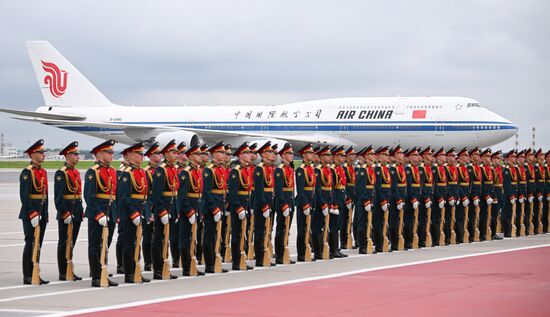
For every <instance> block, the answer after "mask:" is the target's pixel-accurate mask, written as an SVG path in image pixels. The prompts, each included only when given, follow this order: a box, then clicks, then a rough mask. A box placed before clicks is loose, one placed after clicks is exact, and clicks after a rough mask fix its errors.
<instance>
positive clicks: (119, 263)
mask: <svg viewBox="0 0 550 317" xmlns="http://www.w3.org/2000/svg"><path fill="white" fill-rule="evenodd" d="M121 154H122V159H121V161H120V165H119V167H118V168H117V170H116V178H117V182H118V183H120V176H121V175H122V172H123V171H124V170H126V168H128V163H127V162H128V156H127V154H126V153H121ZM119 189H120V187H118V188H117V190H119ZM117 196H118V192H117ZM114 204H115V210H116V219H115V223H114V224H113V225H114V226H116V227H117V235H118V236H117V240H116V248H115V252H116V272H117V274H124V264H123V261H124V259H123V256H122V249H123V243H124V230H123V228H122V226H121V225H120V212H119V210H118V205H117V203H116V201H115V202H114ZM110 234H111V236H110V237H109V241H111V240H112V239H113V238H112V235H113V234H114V227H113V232H110ZM110 243H111V242H109V244H110Z"/></svg>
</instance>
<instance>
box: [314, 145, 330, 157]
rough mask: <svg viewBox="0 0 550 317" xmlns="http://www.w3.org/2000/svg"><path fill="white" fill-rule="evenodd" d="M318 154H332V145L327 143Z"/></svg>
mask: <svg viewBox="0 0 550 317" xmlns="http://www.w3.org/2000/svg"><path fill="white" fill-rule="evenodd" d="M317 155H332V153H331V152H330V146H328V145H326V146H324V147H323V148H321V149H320V150H319V152H317Z"/></svg>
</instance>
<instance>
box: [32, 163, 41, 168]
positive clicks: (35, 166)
mask: <svg viewBox="0 0 550 317" xmlns="http://www.w3.org/2000/svg"><path fill="white" fill-rule="evenodd" d="M31 165H32V167H33V168H36V169H41V168H42V165H40V164H36V163H34V162H33V161H31Z"/></svg>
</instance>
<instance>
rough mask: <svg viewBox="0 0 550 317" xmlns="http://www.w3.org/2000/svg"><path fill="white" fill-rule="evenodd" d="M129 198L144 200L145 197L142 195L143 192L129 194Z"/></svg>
mask: <svg viewBox="0 0 550 317" xmlns="http://www.w3.org/2000/svg"><path fill="white" fill-rule="evenodd" d="M130 198H132V199H141V200H144V199H145V195H143V194H131V195H130Z"/></svg>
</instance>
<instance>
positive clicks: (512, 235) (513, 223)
mask: <svg viewBox="0 0 550 317" xmlns="http://www.w3.org/2000/svg"><path fill="white" fill-rule="evenodd" d="M516 207H517V205H516V204H515V203H513V204H512V217H511V218H512V219H511V221H510V222H511V223H512V225H511V227H512V232H511V234H510V236H511V237H512V238H515V237H516V236H517V234H516V232H517V230H518V228H517V227H516Z"/></svg>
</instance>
